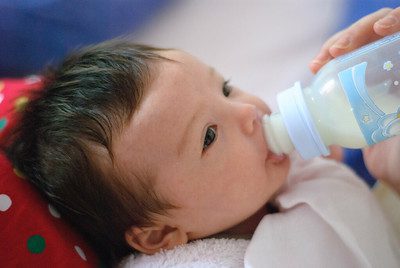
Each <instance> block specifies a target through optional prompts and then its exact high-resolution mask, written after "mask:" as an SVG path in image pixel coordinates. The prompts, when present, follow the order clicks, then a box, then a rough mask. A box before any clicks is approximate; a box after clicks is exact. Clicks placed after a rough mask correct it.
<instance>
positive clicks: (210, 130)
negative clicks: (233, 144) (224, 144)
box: [203, 125, 217, 151]
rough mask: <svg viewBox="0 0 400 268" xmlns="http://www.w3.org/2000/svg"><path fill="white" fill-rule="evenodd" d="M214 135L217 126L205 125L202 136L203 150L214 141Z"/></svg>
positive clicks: (215, 134)
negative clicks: (205, 129)
mask: <svg viewBox="0 0 400 268" xmlns="http://www.w3.org/2000/svg"><path fill="white" fill-rule="evenodd" d="M216 136H217V126H215V125H214V126H209V127H207V131H206V135H205V137H204V143H203V151H204V150H206V149H207V147H208V146H210V145H211V144H212V143H213V142H214V140H215V138H216Z"/></svg>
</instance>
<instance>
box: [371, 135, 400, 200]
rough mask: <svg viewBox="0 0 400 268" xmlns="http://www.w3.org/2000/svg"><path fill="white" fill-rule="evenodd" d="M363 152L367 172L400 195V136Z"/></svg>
mask: <svg viewBox="0 0 400 268" xmlns="http://www.w3.org/2000/svg"><path fill="white" fill-rule="evenodd" d="M363 152H364V162H365V165H366V166H367V168H368V170H369V172H370V173H371V174H372V175H373V176H374V177H375V178H377V179H379V180H380V181H384V182H386V183H387V184H388V185H390V186H392V188H393V189H394V190H396V191H397V192H398V193H399V194H400V136H396V137H392V138H390V139H388V140H385V141H383V142H381V143H378V144H375V145H373V146H371V147H368V148H365V149H364V150H363Z"/></svg>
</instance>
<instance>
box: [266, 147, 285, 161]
mask: <svg viewBox="0 0 400 268" xmlns="http://www.w3.org/2000/svg"><path fill="white" fill-rule="evenodd" d="M286 158H287V155H285V154H275V153H273V152H272V151H271V150H268V156H267V161H271V162H272V163H274V164H279V163H280V162H282V161H284V160H285V159H286Z"/></svg>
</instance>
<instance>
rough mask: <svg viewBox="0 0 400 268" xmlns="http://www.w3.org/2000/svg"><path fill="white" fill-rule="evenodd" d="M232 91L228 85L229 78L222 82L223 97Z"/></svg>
mask: <svg viewBox="0 0 400 268" xmlns="http://www.w3.org/2000/svg"><path fill="white" fill-rule="evenodd" d="M231 91H232V86H231V85H229V80H226V81H224V84H223V86H222V93H224V96H225V97H229V95H230V94H231Z"/></svg>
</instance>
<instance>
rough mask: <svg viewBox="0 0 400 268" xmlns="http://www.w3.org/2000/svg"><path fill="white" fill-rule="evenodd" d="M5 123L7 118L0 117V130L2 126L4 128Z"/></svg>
mask: <svg viewBox="0 0 400 268" xmlns="http://www.w3.org/2000/svg"><path fill="white" fill-rule="evenodd" d="M6 125H7V119H6V118H1V119H0V131H2V130H3V129H4V128H6Z"/></svg>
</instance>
